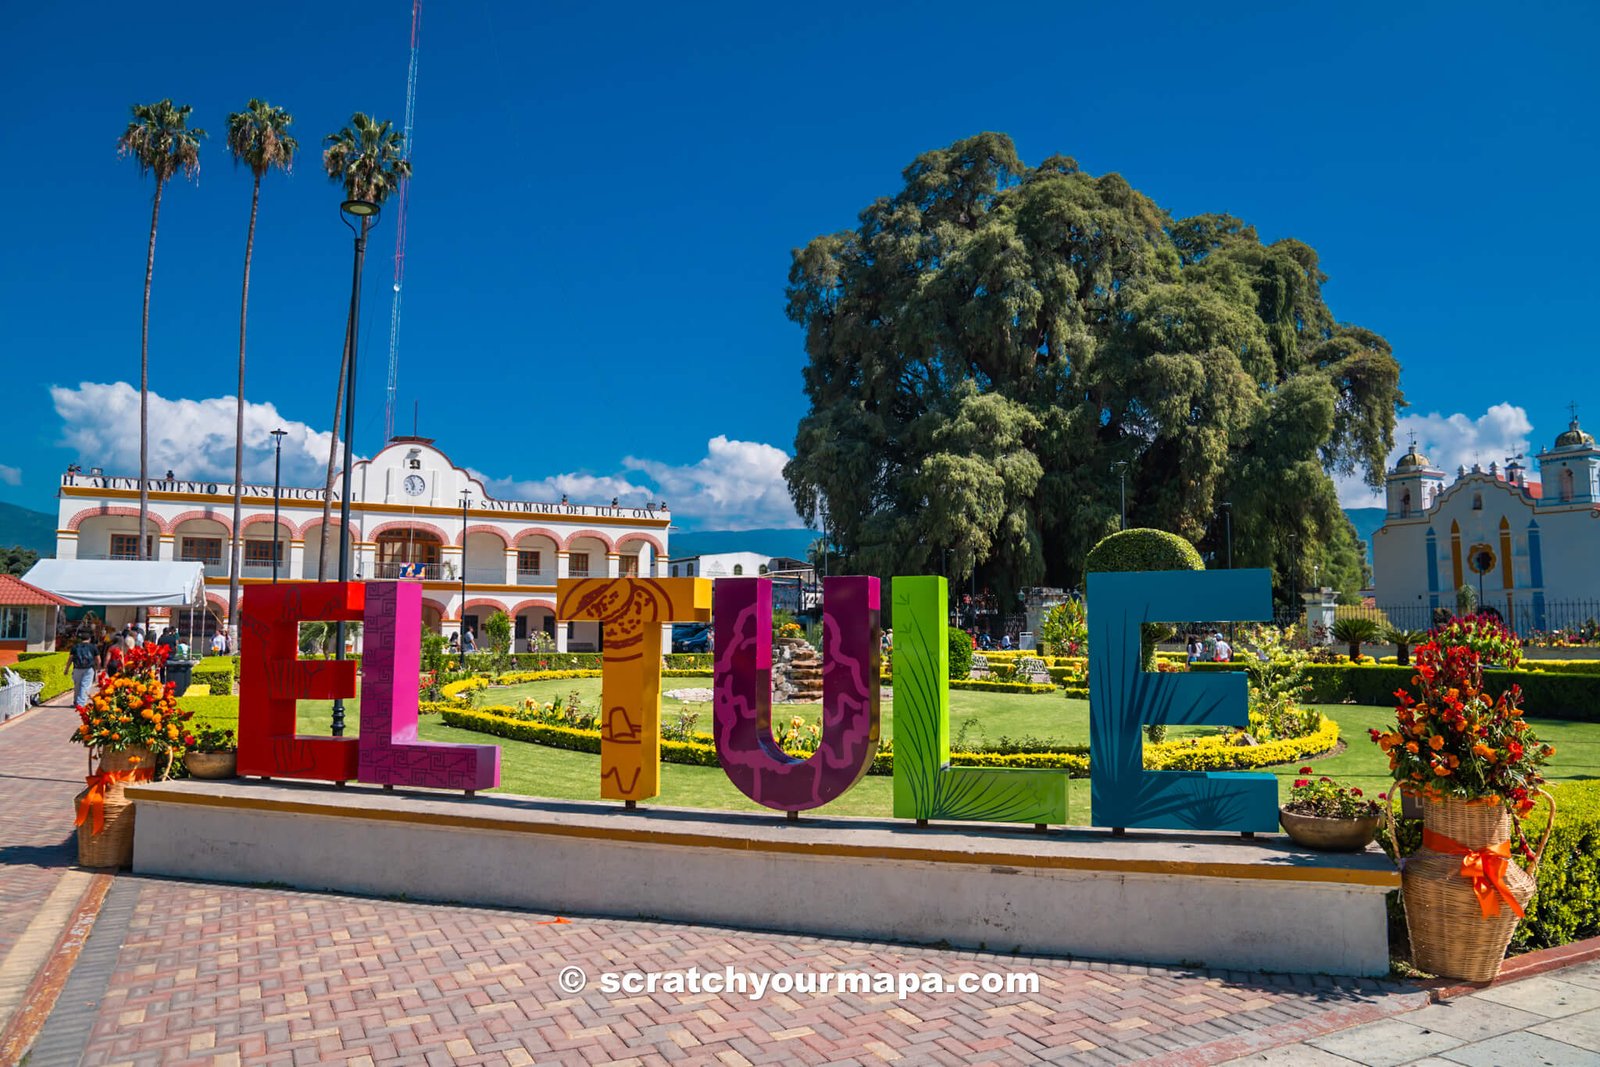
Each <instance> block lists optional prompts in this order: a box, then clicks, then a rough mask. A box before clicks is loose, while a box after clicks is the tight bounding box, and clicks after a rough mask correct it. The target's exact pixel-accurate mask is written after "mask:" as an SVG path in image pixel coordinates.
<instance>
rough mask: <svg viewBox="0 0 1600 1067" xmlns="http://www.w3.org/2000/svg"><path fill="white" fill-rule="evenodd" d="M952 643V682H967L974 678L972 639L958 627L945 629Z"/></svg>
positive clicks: (947, 637)
mask: <svg viewBox="0 0 1600 1067" xmlns="http://www.w3.org/2000/svg"><path fill="white" fill-rule="evenodd" d="M945 631H946V633H945V637H946V639H947V640H948V641H949V643H950V680H951V681H952V682H959V681H965V680H966V679H968V678H970V677H971V676H972V637H971V635H969V634H968V633H967V632H966V631H965V630H963V629H961V628H960V627H957V626H947V627H945Z"/></svg>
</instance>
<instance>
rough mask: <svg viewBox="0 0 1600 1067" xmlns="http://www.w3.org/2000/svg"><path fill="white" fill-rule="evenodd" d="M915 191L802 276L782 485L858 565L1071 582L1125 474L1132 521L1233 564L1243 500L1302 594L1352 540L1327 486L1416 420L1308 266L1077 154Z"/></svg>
mask: <svg viewBox="0 0 1600 1067" xmlns="http://www.w3.org/2000/svg"><path fill="white" fill-rule="evenodd" d="M903 177H904V180H903V183H902V185H901V187H900V188H899V189H897V190H889V191H888V192H889V195H886V196H882V197H880V198H878V199H876V200H874V201H873V202H872V203H870V204H869V205H868V206H867V207H866V208H865V209H864V210H863V211H862V212H861V213H860V216H859V217H860V224H859V226H858V227H857V228H856V229H853V230H849V231H845V232H841V233H834V234H828V235H824V236H819V237H817V238H815V239H814V240H812V241H811V242H810V243H809V244H808V245H807V246H806V247H804V248H802V249H799V250H797V251H796V252H795V253H794V256H793V263H792V266H791V269H790V273H789V289H788V314H789V316H790V318H791V319H793V320H794V321H795V322H797V323H799V324H800V325H801V326H803V327H804V329H805V331H806V350H807V354H808V357H809V363H808V366H807V367H806V370H805V388H806V394H807V398H808V400H809V402H810V409H809V411H808V412H807V414H806V415H805V417H804V418H803V419H802V420H801V423H800V425H799V427H798V430H797V432H796V436H795V455H794V459H793V460H792V461H791V462H790V463H789V464H788V466H787V467H786V468H785V472H784V473H785V477H786V479H787V481H788V483H789V488H790V491H791V493H792V494H793V496H794V499H795V503H796V506H797V508H798V509H799V511H800V514H801V516H802V517H803V518H805V519H806V520H807V521H808V522H815V521H816V519H817V517H818V515H819V513H820V512H821V511H823V510H826V512H827V515H828V527H829V534H830V536H831V537H832V539H833V540H834V541H835V542H836V543H837V545H838V546H839V554H840V557H841V558H842V566H841V567H840V569H841V570H843V571H845V572H847V573H848V572H852V571H853V572H858V573H879V574H920V573H930V572H933V571H944V570H946V568H945V567H944V566H943V565H942V564H941V560H942V559H946V558H947V559H948V569H947V573H949V574H950V575H951V576H952V577H954V578H956V579H958V580H961V579H964V578H965V577H966V576H967V575H969V574H972V573H973V572H974V570H975V569H976V571H977V572H978V575H979V580H980V584H988V585H990V586H991V587H992V588H994V589H995V591H996V592H997V593H998V594H999V595H1000V596H1001V597H1002V599H1004V598H1005V597H1006V596H1008V595H1009V593H1010V592H1012V591H1014V590H1015V588H1017V587H1018V586H1021V585H1030V584H1049V585H1057V586H1062V587H1065V586H1070V585H1074V584H1077V581H1078V578H1079V576H1080V575H1081V574H1082V573H1083V569H1084V560H1085V557H1086V556H1087V554H1088V551H1089V549H1090V546H1092V545H1094V544H1095V543H1096V542H1097V541H1098V540H1100V539H1101V538H1102V537H1103V536H1104V535H1105V534H1107V533H1108V532H1110V531H1111V530H1113V529H1115V528H1116V526H1117V524H1118V512H1119V479H1118V470H1119V467H1118V465H1119V464H1120V463H1126V465H1127V466H1126V468H1124V469H1125V472H1126V482H1127V496H1128V510H1129V517H1130V519H1131V520H1132V521H1133V522H1134V523H1135V524H1136V525H1142V526H1147V527H1157V528H1161V529H1165V530H1171V531H1173V532H1174V533H1176V534H1179V535H1182V536H1184V537H1186V538H1188V539H1189V540H1190V541H1192V542H1195V543H1197V544H1201V545H1202V547H1203V548H1205V549H1206V550H1207V551H1209V552H1211V553H1214V554H1215V555H1217V556H1220V555H1221V550H1222V549H1221V542H1222V539H1223V536H1224V534H1223V526H1224V524H1223V523H1221V522H1219V521H1217V518H1218V514H1219V505H1220V503H1221V502H1222V501H1224V500H1229V501H1231V502H1232V505H1233V528H1234V546H1235V551H1234V556H1235V562H1236V563H1237V564H1238V565H1241V566H1270V567H1272V568H1273V569H1274V570H1275V571H1276V572H1277V573H1278V574H1279V576H1280V585H1283V584H1286V583H1287V582H1288V581H1290V580H1291V576H1294V577H1295V578H1296V579H1297V580H1302V581H1303V580H1304V579H1308V578H1309V577H1310V575H1311V573H1312V568H1313V566H1315V565H1316V563H1317V560H1318V558H1319V556H1318V547H1319V546H1321V545H1323V544H1324V543H1328V542H1331V541H1332V540H1333V539H1334V538H1336V537H1337V536H1338V535H1339V533H1340V532H1344V533H1347V532H1348V531H1345V530H1343V529H1342V528H1343V526H1344V524H1345V522H1346V520H1345V519H1344V516H1343V514H1342V512H1341V511H1340V509H1339V506H1338V499H1337V495H1336V493H1335V491H1334V487H1333V482H1332V479H1331V477H1330V471H1331V472H1332V473H1335V474H1341V473H1350V472H1352V471H1355V470H1360V472H1361V473H1362V474H1363V475H1364V476H1365V478H1366V480H1367V481H1368V483H1369V484H1372V485H1378V484H1381V479H1382V473H1383V467H1384V459H1385V454H1386V452H1387V449H1388V446H1389V443H1390V441H1391V438H1392V435H1393V428H1394V418H1395V408H1396V405H1397V404H1399V403H1401V402H1402V399H1401V396H1400V392H1399V387H1398V385H1399V366H1398V364H1397V363H1396V361H1395V360H1394V358H1393V356H1392V355H1391V353H1390V349H1389V345H1388V343H1387V342H1386V341H1384V339H1383V338H1382V337H1380V336H1378V335H1377V334H1374V333H1372V332H1371V331H1368V330H1364V329H1362V328H1360V327H1358V326H1349V325H1342V324H1340V323H1338V322H1337V320H1336V319H1335V317H1334V315H1333V314H1332V313H1331V312H1330V311H1329V309H1328V307H1327V306H1326V304H1325V303H1324V301H1323V298H1322V284H1323V281H1324V276H1323V274H1322V271H1321V269H1320V267H1319V264H1318V260H1317V255H1316V253H1315V251H1314V250H1312V249H1311V248H1310V247H1308V246H1307V245H1305V244H1303V243H1301V242H1300V241H1297V240H1294V239H1292V238H1290V239H1284V240H1280V241H1276V242H1273V243H1271V244H1264V243H1263V242H1262V241H1261V240H1260V238H1259V237H1258V235H1257V234H1256V232H1255V230H1254V229H1252V228H1251V227H1250V226H1248V225H1247V224H1245V223H1244V222H1242V221H1240V220H1238V219H1234V218H1230V217H1228V216H1225V215H1202V216H1198V217H1194V218H1188V219H1173V218H1172V217H1171V216H1170V215H1168V214H1167V212H1166V211H1164V210H1163V209H1162V208H1161V207H1160V205H1158V204H1156V203H1154V202H1153V201H1151V200H1150V199H1149V198H1147V197H1145V196H1143V195H1142V194H1140V193H1139V192H1138V191H1136V190H1135V189H1134V188H1133V187H1132V186H1131V185H1130V184H1129V183H1128V181H1127V180H1126V179H1124V178H1123V177H1122V176H1120V175H1117V174H1105V175H1101V176H1098V177H1096V176H1094V175H1090V174H1088V173H1085V172H1084V171H1083V170H1082V169H1081V168H1080V167H1079V166H1078V164H1077V163H1076V162H1074V161H1073V160H1071V159H1069V158H1067V157H1064V156H1056V157H1052V158H1050V159H1048V160H1046V161H1044V162H1043V163H1042V164H1040V165H1039V166H1037V167H1030V166H1028V165H1026V164H1025V163H1024V162H1023V161H1022V160H1021V159H1019V158H1018V156H1017V153H1016V149H1015V146H1014V145H1013V144H1012V142H1011V140H1010V139H1009V138H1008V137H1006V136H1005V135H1003V134H999V133H983V134H979V135H977V136H975V137H971V138H968V139H966V140H962V141H959V142H957V143H955V144H953V145H951V146H949V147H948V148H942V149H938V150H935V151H931V152H927V153H925V154H923V155H921V156H919V157H918V158H917V159H916V160H915V161H914V162H913V163H912V164H911V165H910V166H909V167H908V168H907V169H906V170H905V171H904V176H903ZM1336 527H1337V528H1339V529H1338V530H1336ZM1350 541H1351V543H1352V545H1353V541H1354V538H1353V535H1352V536H1351V538H1350ZM1336 554H1339V553H1336ZM1343 554H1344V555H1348V552H1346V553H1343Z"/></svg>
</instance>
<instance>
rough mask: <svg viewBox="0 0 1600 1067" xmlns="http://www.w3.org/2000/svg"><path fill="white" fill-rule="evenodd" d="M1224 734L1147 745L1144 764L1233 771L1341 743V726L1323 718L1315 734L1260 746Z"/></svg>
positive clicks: (1311, 753)
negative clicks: (1236, 741)
mask: <svg viewBox="0 0 1600 1067" xmlns="http://www.w3.org/2000/svg"><path fill="white" fill-rule="evenodd" d="M1228 742H1229V738H1228V737H1226V736H1224V735H1222V734H1213V735H1209V736H1206V737H1196V738H1186V739H1183V740H1179V741H1162V742H1160V743H1159V744H1146V745H1145V746H1144V765H1145V769H1146V770H1152V771H1233V770H1248V769H1250V768H1251V767H1270V766H1272V765H1274V764H1279V763H1297V762H1299V761H1301V760H1305V759H1309V758H1311V757H1312V756H1318V755H1321V754H1322V753H1324V752H1327V751H1328V750H1329V749H1331V748H1333V747H1334V746H1335V745H1337V744H1338V743H1339V724H1338V723H1336V722H1334V721H1333V720H1332V719H1330V718H1328V717H1327V716H1326V715H1324V716H1323V717H1322V725H1321V726H1319V727H1318V728H1317V730H1316V732H1315V733H1311V734H1307V735H1306V736H1305V737H1294V738H1289V739H1286V740H1283V741H1267V742H1264V743H1262V744H1259V745H1233V744H1229V743H1228Z"/></svg>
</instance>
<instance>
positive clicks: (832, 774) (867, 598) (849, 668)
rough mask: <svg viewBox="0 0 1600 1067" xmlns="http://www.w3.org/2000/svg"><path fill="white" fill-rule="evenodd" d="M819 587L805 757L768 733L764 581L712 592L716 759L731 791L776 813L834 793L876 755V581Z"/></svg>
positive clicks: (768, 594)
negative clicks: (817, 717) (809, 744)
mask: <svg viewBox="0 0 1600 1067" xmlns="http://www.w3.org/2000/svg"><path fill="white" fill-rule="evenodd" d="M822 585H823V590H824V594H823V599H822V630H823V633H824V634H826V636H827V643H828V644H827V655H826V657H825V658H824V660H823V667H822V738H821V741H820V743H819V744H818V746H817V750H816V752H814V753H812V754H811V756H810V757H809V758H807V759H796V758H795V757H794V756H791V755H789V754H788V753H787V752H785V751H783V749H782V748H780V747H779V746H778V743H777V741H776V740H774V739H773V736H772V580H771V579H770V578H722V579H719V580H718V581H717V583H716V591H715V593H714V594H713V597H712V604H713V611H712V614H713V617H714V618H715V619H716V632H715V640H714V642H713V643H714V646H715V648H716V652H717V661H716V662H717V668H716V689H715V694H716V720H715V722H716V741H717V759H718V760H719V761H720V762H721V764H722V769H723V771H724V772H725V773H726V774H727V776H728V780H729V781H731V782H732V783H733V784H734V785H735V786H737V787H738V789H739V792H741V793H743V794H744V795H745V796H747V797H749V798H750V799H751V800H753V801H755V802H756V803H757V804H762V805H765V806H766V807H769V808H776V809H777V810H779V811H806V810H809V809H811V808H817V807H821V806H822V805H824V804H826V803H828V801H830V800H834V799H836V798H838V797H839V796H842V795H843V794H844V793H845V791H846V790H848V789H849V788H850V787H851V786H853V785H855V784H856V782H858V781H860V780H861V776H862V775H864V774H866V773H867V769H868V768H869V767H871V766H872V758H873V756H875V755H877V752H878V641H879V638H880V636H881V632H880V629H879V618H880V609H879V601H878V579H876V578H825V579H823V583H822Z"/></svg>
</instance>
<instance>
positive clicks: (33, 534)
mask: <svg viewBox="0 0 1600 1067" xmlns="http://www.w3.org/2000/svg"><path fill="white" fill-rule="evenodd" d="M12 545H21V546H22V547H23V548H31V549H33V550H34V551H35V552H37V553H39V554H40V555H41V556H53V555H55V554H56V517H55V516H54V515H51V514H50V513H48V512H44V511H34V510H33V509H32V508H25V507H20V506H18V505H16V504H7V503H4V502H0V548H9V547H11V546H12Z"/></svg>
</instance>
